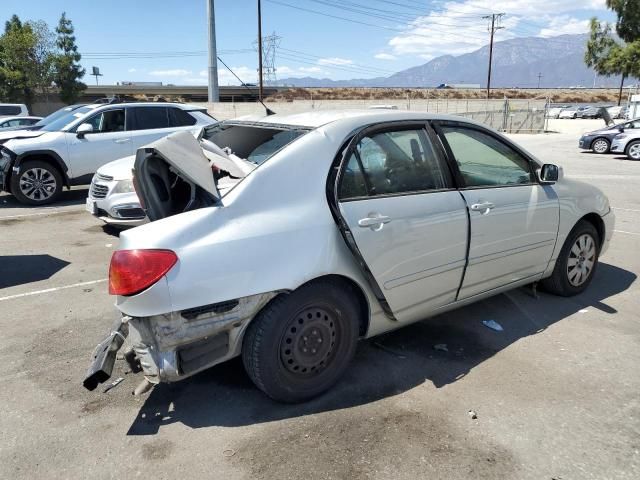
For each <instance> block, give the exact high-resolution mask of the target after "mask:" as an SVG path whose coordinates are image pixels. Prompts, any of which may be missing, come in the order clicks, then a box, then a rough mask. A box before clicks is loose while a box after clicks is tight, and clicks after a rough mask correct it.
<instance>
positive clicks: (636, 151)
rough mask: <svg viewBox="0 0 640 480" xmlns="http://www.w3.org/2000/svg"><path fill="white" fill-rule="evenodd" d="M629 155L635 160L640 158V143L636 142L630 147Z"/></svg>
mask: <svg viewBox="0 0 640 480" xmlns="http://www.w3.org/2000/svg"><path fill="white" fill-rule="evenodd" d="M629 156H630V157H631V158H633V159H634V160H638V159H639V158H640V143H636V144H635V145H631V146H630V147H629Z"/></svg>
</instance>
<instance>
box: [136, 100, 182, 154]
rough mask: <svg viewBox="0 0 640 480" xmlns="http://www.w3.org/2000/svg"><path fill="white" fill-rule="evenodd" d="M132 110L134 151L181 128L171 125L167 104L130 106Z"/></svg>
mask: <svg viewBox="0 0 640 480" xmlns="http://www.w3.org/2000/svg"><path fill="white" fill-rule="evenodd" d="M129 110H130V112H131V119H132V122H131V130H132V132H131V138H132V143H133V150H134V152H135V151H136V150H137V149H138V148H140V147H143V146H145V145H148V144H149V143H152V142H155V141H156V140H159V139H161V138H162V137H166V136H167V135H169V134H170V133H172V132H175V131H176V130H179V129H178V128H174V127H171V126H170V122H169V120H170V119H169V110H168V108H167V106H166V105H162V104H160V105H157V106H156V105H147V106H140V107H129Z"/></svg>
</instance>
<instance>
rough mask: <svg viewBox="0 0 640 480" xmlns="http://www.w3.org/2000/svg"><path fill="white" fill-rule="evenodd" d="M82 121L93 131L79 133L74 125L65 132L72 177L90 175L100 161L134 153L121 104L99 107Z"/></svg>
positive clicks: (96, 168)
mask: <svg viewBox="0 0 640 480" xmlns="http://www.w3.org/2000/svg"><path fill="white" fill-rule="evenodd" d="M82 123H83V124H85V123H88V124H90V125H91V126H92V127H93V131H92V132H89V133H85V134H83V135H80V136H78V134H77V133H76V130H77V128H78V127H79V126H80V125H77V126H76V127H74V128H73V129H71V130H70V131H68V132H66V133H65V137H66V142H67V146H68V149H69V160H70V170H71V171H72V172H73V176H74V178H79V177H83V176H90V175H93V174H94V173H95V172H96V170H98V168H100V167H101V166H102V165H104V164H106V163H109V162H112V161H114V160H117V159H119V158H123V157H127V156H129V155H132V154H133V150H132V148H131V136H130V132H128V131H127V130H126V128H125V125H126V111H125V109H124V108H111V109H107V110H102V111H100V112H98V113H96V114H95V115H93V116H91V117H90V118H88V119H87V120H86V121H84V122H82ZM88 180H91V178H88Z"/></svg>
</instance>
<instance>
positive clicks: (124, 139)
mask: <svg viewBox="0 0 640 480" xmlns="http://www.w3.org/2000/svg"><path fill="white" fill-rule="evenodd" d="M213 122H214V119H213V118H212V117H210V116H209V115H208V114H207V113H206V110H205V109H203V108H200V107H197V108H194V107H192V106H189V105H186V104H178V103H118V104H108V105H99V104H92V105H86V106H84V107H80V108H78V109H76V110H74V111H73V112H72V114H71V116H70V117H69V116H63V117H60V118H59V119H57V120H55V121H53V122H51V123H49V124H47V125H45V126H44V127H42V128H41V129H40V130H38V131H35V132H26V134H25V135H21V137H20V138H13V139H11V140H8V141H6V142H5V143H4V144H3V145H2V146H1V147H0V149H1V154H2V157H1V159H0V189H2V190H5V191H9V192H11V193H12V194H13V195H14V196H15V197H16V199H17V200H18V201H20V202H21V203H25V204H29V205H44V204H47V203H51V202H53V201H55V200H56V198H57V197H58V196H59V195H60V193H61V191H62V186H63V185H66V186H67V187H70V186H72V185H83V184H88V183H89V182H90V181H91V178H92V177H93V174H94V173H95V172H96V170H97V169H98V168H99V167H101V166H102V165H104V164H105V163H108V162H111V161H113V160H116V159H118V158H122V157H125V156H128V155H132V154H133V153H135V151H136V150H137V149H138V148H139V147H141V146H142V145H146V144H147V143H150V142H153V141H154V140H157V139H158V138H161V137H163V136H166V135H168V134H169V133H171V132H174V131H178V130H190V129H191V130H193V129H200V128H201V127H202V126H204V125H208V124H210V123H213Z"/></svg>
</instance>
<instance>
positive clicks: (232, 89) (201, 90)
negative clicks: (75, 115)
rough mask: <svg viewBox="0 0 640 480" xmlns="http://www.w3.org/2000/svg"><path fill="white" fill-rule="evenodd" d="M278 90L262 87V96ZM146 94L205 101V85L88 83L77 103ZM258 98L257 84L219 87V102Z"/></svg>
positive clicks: (190, 100) (251, 100)
mask: <svg viewBox="0 0 640 480" xmlns="http://www.w3.org/2000/svg"><path fill="white" fill-rule="evenodd" d="M279 90H286V88H285V87H264V89H263V92H264V96H265V97H268V96H269V95H273V94H274V93H276V92H278V91H279ZM140 95H146V96H147V97H149V99H151V98H153V97H163V98H166V99H167V100H177V99H178V98H180V99H182V100H184V101H185V102H207V101H208V96H207V86H206V85H189V86H178V85H89V86H87V89H86V90H85V91H84V93H83V94H82V96H81V97H80V98H79V99H78V102H79V103H84V102H92V101H95V100H98V99H100V98H104V97H112V96H120V97H134V96H140ZM257 99H258V87H257V86H253V85H252V86H246V87H243V86H223V87H220V101H221V102H255V101H256V100H257Z"/></svg>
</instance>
